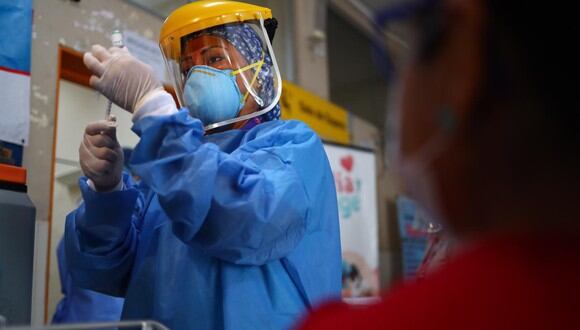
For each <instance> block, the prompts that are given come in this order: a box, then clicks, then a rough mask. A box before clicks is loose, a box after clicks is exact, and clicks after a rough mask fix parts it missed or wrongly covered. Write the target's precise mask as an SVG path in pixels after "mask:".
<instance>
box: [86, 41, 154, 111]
mask: <svg viewBox="0 0 580 330" xmlns="http://www.w3.org/2000/svg"><path fill="white" fill-rule="evenodd" d="M83 62H84V63H85V66H86V67H87V68H88V69H89V70H91V72H92V73H93V76H91V79H90V82H89V83H90V85H91V86H92V87H93V88H95V89H96V90H98V91H99V92H101V94H103V95H105V96H106V97H107V98H108V99H109V100H111V101H112V102H113V103H115V104H116V105H118V106H120V107H121V108H123V109H125V110H127V111H129V112H131V113H133V112H134V111H135V108H136V106H138V105H139V102H140V101H141V100H143V99H144V97H145V96H146V95H147V94H149V93H150V92H153V91H155V90H159V89H162V86H161V83H160V82H159V81H158V80H157V78H155V75H154V74H153V70H152V69H151V67H150V66H149V65H147V64H145V63H143V62H141V61H139V60H138V59H136V58H135V57H134V56H133V55H131V54H130V53H129V51H128V50H127V48H118V47H111V48H109V49H108V50H107V49H105V48H104V47H102V46H100V45H93V47H92V48H91V51H90V52H87V53H85V55H84V57H83Z"/></svg>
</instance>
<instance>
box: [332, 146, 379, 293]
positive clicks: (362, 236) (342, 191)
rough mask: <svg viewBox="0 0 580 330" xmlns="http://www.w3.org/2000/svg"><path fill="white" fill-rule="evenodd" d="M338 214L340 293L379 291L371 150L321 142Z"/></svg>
mask: <svg viewBox="0 0 580 330" xmlns="http://www.w3.org/2000/svg"><path fill="white" fill-rule="evenodd" d="M325 150H326V153H327V155H328V160H329V161H330V166H331V168H332V173H333V175H334V181H335V185H336V193H337V198H338V208H339V217H340V240H341V244H342V259H343V261H342V265H343V273H342V284H343V289H342V293H343V297H345V298H352V297H371V296H376V295H378V293H379V245H378V210H377V187H376V182H377V176H376V170H375V154H374V153H372V152H370V151H364V150H359V149H353V148H349V147H344V146H337V145H330V144H326V145H325Z"/></svg>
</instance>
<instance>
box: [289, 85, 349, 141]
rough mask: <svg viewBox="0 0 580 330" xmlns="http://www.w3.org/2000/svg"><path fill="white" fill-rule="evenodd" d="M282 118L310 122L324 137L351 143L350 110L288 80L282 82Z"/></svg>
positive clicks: (329, 139) (309, 124) (328, 139)
mask: <svg viewBox="0 0 580 330" xmlns="http://www.w3.org/2000/svg"><path fill="white" fill-rule="evenodd" d="M280 105H281V106H282V119H286V120H288V119H296V120H301V121H303V122H305V123H306V124H308V126H310V127H311V128H312V129H313V130H314V131H315V132H316V133H317V134H318V135H319V136H320V137H321V138H322V139H324V140H327V141H333V142H338V143H343V144H348V143H350V134H349V131H348V112H347V111H346V110H345V109H343V108H341V107H339V106H337V105H336V104H333V103H331V102H329V101H327V100H325V99H323V98H321V97H318V96H316V95H314V94H312V93H310V92H308V91H306V90H305V89H303V88H300V87H298V86H296V85H294V84H292V83H290V82H288V81H284V82H283V84H282V97H281V99H280Z"/></svg>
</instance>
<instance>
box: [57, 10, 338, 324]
mask: <svg viewBox="0 0 580 330" xmlns="http://www.w3.org/2000/svg"><path fill="white" fill-rule="evenodd" d="M275 27H276V22H275V20H274V19H273V18H272V13H271V11H270V9H267V8H263V7H258V6H254V5H249V4H245V3H239V2H230V1H198V2H194V3H191V4H188V5H185V6H183V7H181V8H179V9H177V10H176V11H175V12H173V13H172V14H171V15H170V16H169V17H168V18H167V20H166V21H165V23H164V24H163V27H162V30H161V36H160V47H161V49H162V52H163V56H164V58H165V61H166V65H167V68H168V70H169V73H170V76H171V80H172V82H173V88H174V90H175V94H176V97H177V100H178V102H179V105H180V106H181V109H178V108H177V107H176V105H175V102H174V100H173V98H172V96H171V95H170V94H168V93H167V92H165V91H164V90H163V88H162V85H161V83H160V81H159V80H157V78H156V77H155V76H154V73H153V71H152V70H151V68H150V67H148V66H147V65H145V64H144V63H142V62H140V61H139V60H137V59H136V58H135V57H133V56H132V55H131V54H130V53H129V52H128V51H127V50H126V49H122V48H111V49H108V50H107V49H105V48H103V47H101V46H93V47H92V50H91V52H88V53H86V54H85V56H84V63H85V65H86V66H87V67H88V68H89V69H90V70H91V72H92V73H93V76H92V77H91V79H90V83H91V86H93V87H94V88H95V89H97V90H98V91H100V92H101V93H102V94H103V95H105V96H106V97H108V98H109V99H110V100H111V101H113V102H114V103H116V104H117V105H119V106H120V107H122V108H123V109H125V110H127V111H129V112H131V113H132V114H133V122H134V125H133V128H132V130H133V131H134V132H135V133H136V134H137V135H138V136H139V137H140V141H139V143H138V144H137V146H136V147H135V150H134V151H133V154H132V156H131V167H132V169H133V170H134V172H135V174H136V175H137V176H139V177H140V178H141V183H140V184H138V185H136V184H135V183H134V182H133V181H132V179H131V178H130V176H129V175H128V174H127V173H122V171H121V168H122V164H123V159H122V152H121V148H120V146H119V143H118V141H117V139H116V128H115V125H114V124H111V123H110V122H107V121H100V122H96V123H91V124H89V125H88V126H87V128H86V131H85V135H84V137H83V141H82V143H81V146H80V149H79V153H80V159H81V166H82V169H83V172H84V174H85V177H83V178H81V179H80V181H79V184H80V187H81V190H82V194H83V199H84V202H83V204H82V205H81V206H80V207H79V208H78V209H77V210H75V211H74V212H72V213H71V214H70V215H69V216H68V218H67V222H66V251H67V260H68V261H69V262H70V269H71V271H72V275H73V279H74V280H75V282H76V283H77V284H78V285H80V286H83V287H86V288H90V289H92V290H96V291H100V292H103V293H106V294H110V295H114V296H120V297H125V305H124V309H123V314H122V318H123V319H125V320H128V319H153V320H156V321H159V322H161V323H163V324H164V325H166V326H168V327H170V328H171V329H236V330H239V329H282V328H288V327H289V326H291V325H292V324H293V323H294V322H295V321H296V320H297V319H298V318H299V317H300V316H301V315H302V314H303V313H306V312H308V311H309V310H310V309H311V308H312V307H313V306H316V305H317V304H319V303H320V302H322V301H325V300H327V299H330V298H337V297H339V295H340V289H341V288H340V286H341V255H340V240H339V224H338V210H337V202H336V193H335V189H334V183H333V177H332V172H331V169H330V166H329V163H328V160H327V157H326V154H325V152H324V149H323V145H322V143H321V140H320V139H319V137H318V136H317V135H316V134H315V133H314V132H313V131H312V130H311V129H310V128H308V127H307V126H306V125H305V124H303V123H301V122H298V121H283V120H280V119H279V117H280V107H279V105H278V101H279V99H280V94H281V78H280V73H279V70H278V67H277V64H276V59H275V56H274V53H273V51H272V45H271V42H270V38H272V37H273V35H274V31H275Z"/></svg>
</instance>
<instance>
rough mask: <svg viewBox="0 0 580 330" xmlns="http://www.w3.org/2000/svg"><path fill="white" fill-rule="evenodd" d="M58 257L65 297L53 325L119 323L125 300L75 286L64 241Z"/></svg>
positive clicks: (59, 244)
mask: <svg viewBox="0 0 580 330" xmlns="http://www.w3.org/2000/svg"><path fill="white" fill-rule="evenodd" d="M56 256H57V260H58V271H59V275H60V285H61V291H62V294H63V295H64V297H63V298H62V299H61V300H60V302H59V303H58V305H57V306H56V310H55V312H54V315H53V317H52V323H54V324H58V323H81V322H115V321H119V320H120V319H121V311H122V309H123V298H118V297H111V296H107V295H104V294H102V293H98V292H95V291H91V290H86V289H81V288H79V287H77V286H76V285H74V284H73V280H72V277H71V273H70V271H69V269H68V266H67V262H66V254H65V251H64V241H63V240H61V241H60V242H59V243H58V246H57V248H56Z"/></svg>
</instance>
